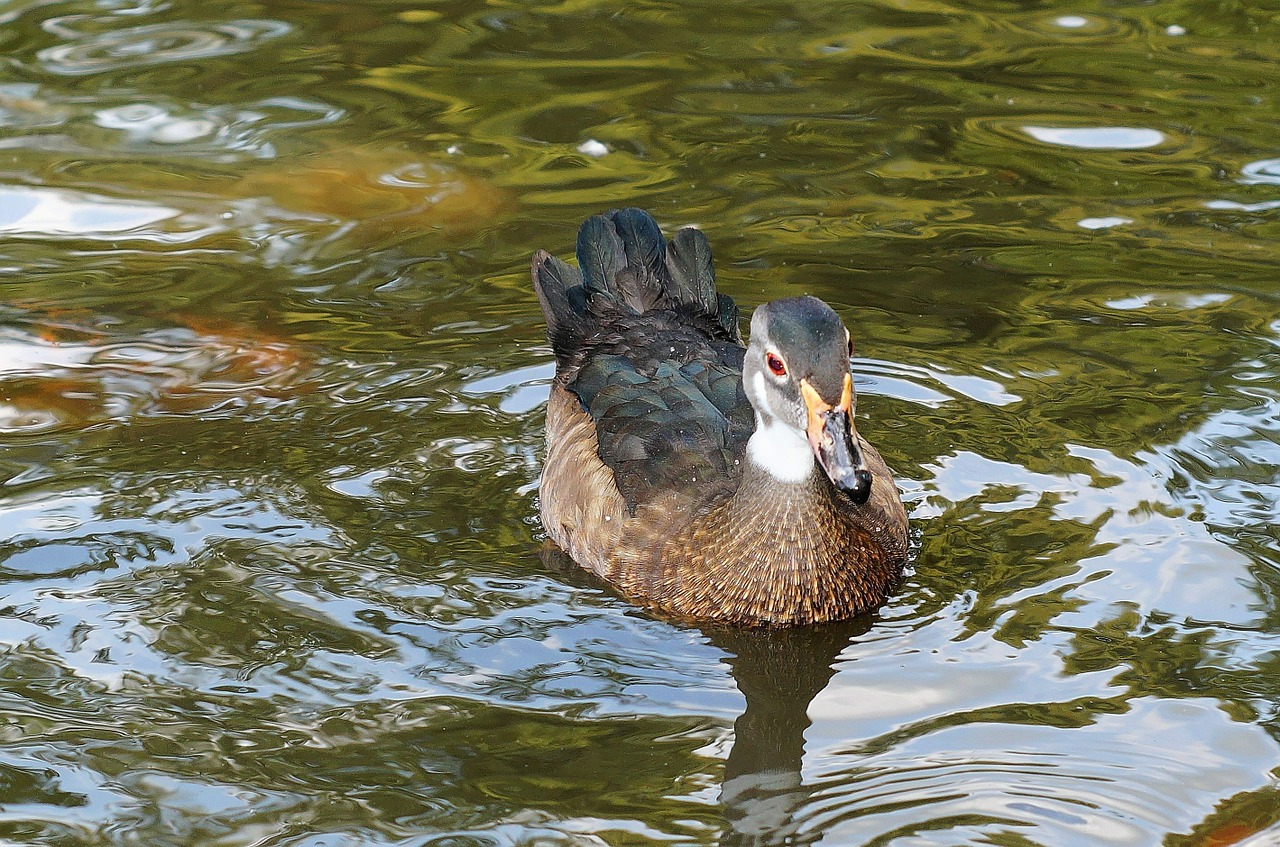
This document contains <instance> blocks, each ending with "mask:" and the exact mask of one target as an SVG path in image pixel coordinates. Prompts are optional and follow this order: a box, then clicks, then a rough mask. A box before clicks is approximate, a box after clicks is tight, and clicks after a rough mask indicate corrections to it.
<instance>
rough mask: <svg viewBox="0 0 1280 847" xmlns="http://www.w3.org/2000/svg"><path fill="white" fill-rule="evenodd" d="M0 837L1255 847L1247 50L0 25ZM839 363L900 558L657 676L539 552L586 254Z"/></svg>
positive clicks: (933, 35)
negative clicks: (697, 274) (603, 238)
mask: <svg viewBox="0 0 1280 847" xmlns="http://www.w3.org/2000/svg"><path fill="white" fill-rule="evenodd" d="M0 24H2V25H3V26H0V49H2V51H3V55H4V57H5V58H4V64H3V71H2V72H0V237H2V240H0V445H2V448H3V449H2V450H0V480H3V483H0V581H2V583H3V588H2V589H0V645H3V647H2V650H0V678H2V679H3V684H2V685H0V841H3V842H4V843H6V844H8V843H11V844H23V845H26V844H41V845H58V847H62V845H131V844H145V845H218V846H219V847H222V846H223V845H226V847H231V845H245V847H248V845H255V847H258V846H262V847H265V846H266V845H270V847H285V846H286V845H287V847H347V846H348V845H371V844H372V845H398V846H399V845H403V846H404V847H409V845H412V846H413V847H420V846H422V847H425V845H438V846H439V847H445V846H446V845H448V847H463V845H476V846H477V847H479V845H551V844H565V845H570V844H572V845H593V844H594V845H599V844H610V845H640V844H695V845H700V844H716V843H725V844H781V843H783V842H784V841H790V843H803V844H818V843H821V844H827V845H852V844H858V845H861V844H867V845H894V847H915V845H958V844H994V845H1005V846H1006V847H1029V845H1046V847H1048V845H1055V846H1056V845H1075V844H1080V845H1100V844H1105V845H1156V844H1161V845H1169V847H1220V845H1225V844H1243V845H1248V847H1257V845H1265V844H1271V843H1274V842H1275V841H1276V840H1277V839H1280V783H1278V782H1277V776H1278V775H1280V725H1278V715H1277V704H1278V703H1280V683H1277V680H1280V600H1278V599H1277V598H1278V597H1280V534H1278V533H1277V529H1276V526H1277V523H1278V518H1280V482H1278V475H1280V411H1278V410H1280V388H1278V387H1277V377H1278V376H1280V349H1278V348H1280V309H1278V308H1277V303H1278V301H1280V286H1278V284H1277V282H1276V274H1275V265H1276V256H1277V249H1278V248H1280V223H1278V222H1280V150H1277V147H1276V143H1275V138H1276V136H1275V115H1276V113H1277V108H1278V107H1280V102H1278V101H1280V86H1277V83H1276V75H1275V72H1274V68H1275V67H1276V63H1277V62H1278V61H1280V19H1277V18H1276V17H1275V15H1274V14H1273V13H1271V12H1270V11H1266V10H1263V9H1262V8H1260V7H1250V6H1248V5H1244V4H1235V3H1229V2H1228V3H1218V4H1203V3H1191V2H1175V0H1166V2H1153V3H1127V2H1114V3H1097V2H1085V3H1067V2H1051V1H1047V2H1042V3H1035V4H1031V3H1026V4H1015V3H996V2H989V0H987V1H984V0H964V2H934V1H933V0H905V2H871V3H855V4H821V5H819V4H798V5H796V6H788V5H783V4H751V5H746V4H743V5H740V6H735V7H732V8H726V7H723V6H722V5H721V4H711V3H705V4H704V3H696V2H689V3H684V4H636V3H629V4H623V3H615V2H577V3H560V4H535V3H491V4H483V3H479V2H444V3H434V2H423V3H409V2H400V1H399V0H380V2H372V1H371V2H365V3H359V4H339V3H324V2H301V0H273V2H256V3H254V2H231V3H216V4H210V3H203V4H196V3H192V2H186V0H174V2H153V1H152V0H118V1H117V0H102V2H98V3H89V2H43V0H40V1H38V0H11V2H0ZM623 204H626V205H639V206H643V207H646V208H649V209H651V210H652V211H653V212H654V214H655V215H656V216H657V217H658V219H659V220H660V221H661V222H662V224H663V225H664V226H666V227H668V228H669V229H674V228H675V227H678V226H681V225H686V224H697V225H699V226H701V227H702V228H703V229H704V230H705V231H706V232H707V234H708V236H709V238H710V240H711V242H712V244H713V246H714V248H715V250H716V253H717V256H718V264H719V271H720V279H721V287H722V290H724V291H725V292H727V293H729V294H731V295H732V296H734V297H735V298H737V300H738V302H739V303H740V304H741V305H742V306H743V308H744V312H745V311H748V310H749V309H750V308H752V307H754V306H755V305H757V304H758V303H760V302H762V301H763V300H766V299H771V298H774V297H778V296H785V295H793V294H799V293H803V292H811V293H814V294H817V295H819V296H821V297H823V298H825V299H827V300H828V301H829V302H831V303H832V304H833V305H834V306H835V307H836V308H837V310H838V311H840V312H841V314H842V316H843V317H844V318H845V320H846V321H847V322H848V324H849V326H850V328H851V330H852V333H853V337H854V339H855V343H856V345H857V348H858V349H857V358H856V360H855V374H856V376H857V384H858V389H859V392H860V395H861V402H860V404H859V411H860V414H861V420H860V424H859V429H860V430H861V431H862V432H863V433H864V434H865V435H867V437H869V438H870V439H871V440H872V441H873V442H874V443H875V444H876V445H877V446H879V448H880V449H881V451H882V452H883V454H884V455H885V458H886V459H887V460H888V461H889V464H890V465H891V466H892V467H893V468H894V469H895V472H896V474H897V476H898V478H899V480H900V482H901V484H902V487H903V489H904V496H905V498H906V499H907V501H908V506H909V510H910V513H911V520H912V527H913V532H914V535H915V539H916V544H917V550H916V552H915V556H914V559H913V564H912V568H911V570H910V572H909V574H908V576H907V578H906V579H905V581H904V584H903V586H902V588H901V590H900V591H899V592H898V593H897V594H896V595H895V596H894V598H893V599H892V600H891V601H890V603H889V604H888V605H887V606H886V607H885V608H884V609H883V610H882V611H881V612H880V613H879V614H877V615H875V616H873V617H871V618H870V619H867V620H862V621H855V622H851V623H849V624H846V625H841V626H836V627H829V628H825V629H820V630H817V631H813V632H797V633H786V634H777V635H760V634H750V635H744V634H741V633H730V632H718V631H714V630H706V631H701V630H698V629H693V628H687V627H681V626H675V625H672V624H670V623H667V622H664V621H662V620H658V619H654V618H652V617H650V616H648V615H646V614H644V613H642V612H639V611H637V610H635V609H632V608H631V607H629V606H628V605H627V604H625V603H623V602H622V601H620V600H619V599H617V598H616V597H614V596H613V595H612V594H610V593H609V592H608V591H607V590H606V589H604V588H603V587H601V586H600V585H598V584H595V583H593V582H591V581H590V580H588V579H587V578H585V577H584V576H582V575H581V574H579V573H577V572H575V571H574V570H573V569H572V567H566V566H565V565H564V563H563V562H560V561H557V560H556V559H555V558H554V557H553V556H550V555H543V554H542V551H541V549H540V548H541V535H540V532H539V530H538V527H537V522H536V517H535V516H536V497H537V478H538V469H539V456H540V451H541V441H542V427H543V424H542V404H543V402H544V399H545V396H546V390H547V389H546V385H547V380H548V378H549V377H550V374H551V365H550V362H551V357H550V355H549V352H548V350H547V348H546V347H545V345H544V343H543V340H542V331H543V328H542V325H541V316H540V314H539V311H538V307H537V304H536V302H535V300H534V297H533V295H532V291H531V289H530V284H529V280H528V270H527V268H528V261H529V257H530V255H531V254H532V252H533V251H534V250H535V249H537V248H547V249H550V250H552V251H554V252H556V253H557V254H558V255H562V256H568V255H569V254H570V253H571V245H572V240H573V235H574V232H575V230H576V227H577V225H578V223H579V222H580V221H581V219H582V218H583V217H585V216H587V215H589V214H592V213H595V212H599V211H601V210H604V209H607V208H610V207H615V206H618V205H623Z"/></svg>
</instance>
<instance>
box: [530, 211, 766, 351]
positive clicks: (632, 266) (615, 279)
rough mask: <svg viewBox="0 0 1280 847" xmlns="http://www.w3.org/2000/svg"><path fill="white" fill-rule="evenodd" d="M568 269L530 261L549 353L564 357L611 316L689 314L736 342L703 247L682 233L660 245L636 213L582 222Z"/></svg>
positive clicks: (700, 239)
mask: <svg viewBox="0 0 1280 847" xmlns="http://www.w3.org/2000/svg"><path fill="white" fill-rule="evenodd" d="M578 267H579V268H580V270H578V269H575V268H573V267H571V266H569V265H567V264H565V263H564V262H562V261H560V260H559V259H556V258H555V257H554V256H551V255H550V254H548V253H547V252H545V251H539V252H538V253H537V254H536V255H535V256H534V257H533V283H534V288H535V289H536V290H537V292H538V300H539V302H541V303H542V311H543V313H544V314H545V315H546V318H547V337H548V339H549V340H550V342H551V346H552V349H554V350H555V351H556V353H557V355H559V354H561V353H567V352H570V348H572V346H573V345H574V343H575V342H577V341H580V340H581V339H582V338H584V337H585V336H586V335H587V334H588V333H589V327H590V325H591V324H592V323H594V322H595V320H597V319H600V318H608V317H610V316H616V315H618V314H619V313H622V314H629V315H641V314H644V313H645V312H650V311H653V310H656V309H682V308H683V309H689V310H691V311H693V312H695V313H697V314H702V315H706V316H708V317H711V318H714V319H715V320H716V321H717V322H718V323H719V324H720V325H721V326H722V327H723V328H724V329H725V331H726V332H727V333H728V334H729V336H730V337H731V338H734V339H735V340H737V341H741V340H742V335H741V332H740V330H739V329H738V307H737V306H736V305H735V304H734V302H733V300H732V299H731V298H729V297H726V296H725V295H723V294H717V293H716V271H715V266H714V265H713V264H712V261H711V245H710V244H708V243H707V239H706V236H704V235H703V234H702V233H701V232H700V231H698V230H696V229H694V228H692V227H686V228H684V229H682V230H680V231H679V232H677V233H676V236H675V238H673V239H672V240H671V241H670V242H667V241H665V240H664V239H663V237H662V231H661V230H660V229H659V228H658V224H657V222H656V221H655V220H654V219H653V218H652V217H650V215H649V214H648V213H647V212H644V211H642V210H640V209H619V210H616V211H612V212H609V213H608V214H604V215H595V216H593V217H590V218H587V220H586V221H585V222H583V224H582V228H581V229H580V230H578Z"/></svg>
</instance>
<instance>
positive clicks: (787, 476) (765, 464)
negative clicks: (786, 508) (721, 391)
mask: <svg viewBox="0 0 1280 847" xmlns="http://www.w3.org/2000/svg"><path fill="white" fill-rule="evenodd" d="M750 390H751V394H752V399H754V400H755V407H756V431H755V432H754V433H752V434H751V438H750V439H748V440H747V458H748V459H749V460H750V461H751V462H752V464H755V465H757V466H758V467H761V468H763V469H764V470H765V471H767V472H768V473H769V475H770V476H772V477H773V478H774V479H776V480H777V481H778V482H784V483H787V484H790V485H795V484H797V483H801V482H804V481H805V480H807V479H808V478H809V475H810V474H812V473H813V465H814V459H813V448H812V447H810V446H809V438H808V436H806V435H805V434H804V433H803V432H801V431H800V430H798V429H796V428H795V427H793V426H790V425H788V424H785V423H783V422H782V421H780V420H778V419H777V418H775V417H774V416H773V415H771V414H769V413H768V411H764V410H767V409H768V408H769V406H768V403H767V402H766V395H765V385H764V374H763V373H756V374H755V375H754V378H753V379H752V380H751V385H750Z"/></svg>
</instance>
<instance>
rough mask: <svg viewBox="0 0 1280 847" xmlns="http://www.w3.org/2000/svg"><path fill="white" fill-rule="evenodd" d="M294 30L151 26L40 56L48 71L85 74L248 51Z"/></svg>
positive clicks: (261, 23) (236, 24)
mask: <svg viewBox="0 0 1280 847" xmlns="http://www.w3.org/2000/svg"><path fill="white" fill-rule="evenodd" d="M291 29H292V27H291V26H290V25H289V24H287V23H285V22H284V21H274V20H261V19H248V20H233V21H220V22H217V23H203V24H201V23H188V22H175V23H164V24H148V25H145V26H138V27H130V28H128V29H118V30H114V31H109V32H105V33H98V34H94V35H82V36H80V40H79V41H77V42H75V43H72V44H59V45H57V46H56V47H48V48H45V49H44V50H41V51H40V52H39V53H38V54H37V56H38V57H39V58H40V61H41V62H42V63H43V65H44V67H45V69H46V70H48V71H49V72H50V73H55V74H59V75H63V76H82V75H87V74H96V73H102V72H104V71H113V70H121V69H126V68H135V67H139V66H144V65H159V64H165V63H168V62H185V61H192V60H196V59H210V58H213V57H216V56H230V55H234V54H236V53H244V52H247V51H249V50H253V49H254V48H256V47H257V46H258V45H259V44H261V43H262V42H264V41H269V40H271V39H274V38H280V37H281V36H283V35H285V34H286V33H288V32H289V31H290V30H291Z"/></svg>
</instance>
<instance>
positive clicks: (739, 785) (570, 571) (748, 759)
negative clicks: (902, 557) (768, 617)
mask: <svg viewBox="0 0 1280 847" xmlns="http://www.w3.org/2000/svg"><path fill="white" fill-rule="evenodd" d="M540 556H541V559H542V564H543V566H544V567H545V568H547V569H548V570H551V571H555V572H556V573H558V574H559V576H560V577H561V578H562V579H564V580H565V581H566V582H569V583H571V584H575V585H579V586H582V587H583V588H599V587H600V585H601V583H600V581H599V580H598V578H596V577H594V576H592V575H591V574H588V573H586V572H585V571H583V569H582V568H580V567H579V566H578V565H577V564H576V563H575V562H574V561H573V560H572V559H570V558H569V556H568V555H566V554H565V553H564V551H562V550H561V549H560V548H558V547H557V546H556V545H555V544H553V543H551V542H547V543H546V544H545V545H544V546H543V548H542V550H541V551H540ZM873 620H874V618H872V617H871V616H870V615H862V616H860V617H857V618H853V619H851V620H844V621H836V622H833V623H827V624H821V625H818V626H809V627H792V628H787V629H767V630H761V629H744V628H739V627H727V626H704V627H702V628H701V631H702V634H703V635H704V637H705V638H706V639H707V641H708V642H710V643H711V644H712V645H713V646H715V647H717V648H719V649H720V650H722V651H724V652H725V653H726V654H727V655H726V656H725V660H724V661H725V663H726V664H727V665H728V667H729V670H730V673H731V674H732V675H733V681H734V684H735V685H736V686H737V688H738V691H739V692H740V693H741V694H742V696H743V698H744V699H745V700H746V707H745V708H744V709H743V711H742V713H741V714H740V715H739V716H738V717H737V719H736V720H735V721H734V724H733V746H732V748H730V751H729V756H728V758H727V759H726V760H725V764H724V778H723V780H722V781H721V784H720V807H721V814H722V815H723V817H724V829H723V830H722V831H721V835H720V844H721V845H724V847H773V845H779V846H780V845H784V844H785V845H792V847H795V846H796V845H804V844H808V843H811V842H812V841H814V840H816V839H817V838H818V837H820V836H821V834H822V833H821V830H820V829H815V830H813V831H810V832H801V831H800V828H801V826H802V825H803V822H804V819H803V818H802V817H800V816H798V815H797V813H798V812H802V811H803V809H804V808H805V807H806V806H807V805H808V803H809V799H810V797H811V796H812V795H813V793H814V792H815V791H816V790H817V789H816V788H815V786H813V785H806V784H805V783H804V781H803V779H802V774H801V767H802V765H803V760H804V753H805V737H804V734H805V731H806V730H807V729H808V728H809V725H810V721H809V704H810V703H812V702H813V700H814V698H815V697H817V696H818V695H819V694H820V693H821V692H822V691H823V690H824V689H825V688H826V687H827V684H828V683H829V682H830V681H831V679H832V677H833V676H835V672H836V662H837V660H838V659H839V656H840V653H841V652H842V651H843V650H844V648H845V647H847V646H848V645H849V643H850V641H851V640H852V639H854V638H856V637H857V636H859V635H862V634H863V633H865V632H866V631H867V630H868V629H869V628H870V627H871V624H872V622H873Z"/></svg>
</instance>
